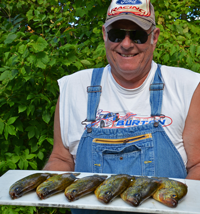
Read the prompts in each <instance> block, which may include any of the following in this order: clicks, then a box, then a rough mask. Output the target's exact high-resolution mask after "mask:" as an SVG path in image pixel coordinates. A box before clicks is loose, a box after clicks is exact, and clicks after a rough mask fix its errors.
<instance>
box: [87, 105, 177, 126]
mask: <svg viewBox="0 0 200 214" xmlns="http://www.w3.org/2000/svg"><path fill="white" fill-rule="evenodd" d="M154 121H159V122H160V124H161V125H162V126H163V127H166V126H170V125H171V124H172V122H173V121H172V119H171V118H170V117H168V116H164V115H161V116H160V117H157V116H156V117H145V116H139V115H137V114H134V113H132V112H127V113H119V112H109V111H103V110H101V109H99V110H98V111H97V115H96V121H95V122H93V123H91V124H89V125H87V126H92V127H95V128H128V127H133V126H139V125H145V124H149V123H154Z"/></svg>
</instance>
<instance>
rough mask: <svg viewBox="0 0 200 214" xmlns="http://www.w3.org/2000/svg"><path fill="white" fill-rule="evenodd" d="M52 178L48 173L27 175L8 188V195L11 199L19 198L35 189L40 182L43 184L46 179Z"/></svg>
mask: <svg viewBox="0 0 200 214" xmlns="http://www.w3.org/2000/svg"><path fill="white" fill-rule="evenodd" d="M54 175H55V174H54ZM50 176H52V174H50V173H34V174H31V175H28V176H26V177H24V178H22V179H20V180H18V181H16V182H15V183H14V184H12V185H11V186H10V189H9V195H10V197H11V198H12V199H16V198H19V197H21V196H23V195H24V194H26V193H27V192H30V191H32V190H34V189H36V187H37V186H39V185H40V184H41V183H42V182H44V181H45V180H46V179H47V178H49V177H50Z"/></svg>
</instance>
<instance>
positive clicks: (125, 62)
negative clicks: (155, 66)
mask: <svg viewBox="0 0 200 214" xmlns="http://www.w3.org/2000/svg"><path fill="white" fill-rule="evenodd" d="M112 28H114V29H128V30H130V29H131V30H142V29H141V28H140V27H139V26H138V25H136V24H135V23H133V22H131V21H128V20H119V21H116V22H114V23H113V24H112V25H110V26H108V28H107V29H105V27H104V26H103V38H104V42H105V48H106V56H107V60H108V62H109V64H110V65H111V72H112V75H113V77H114V78H115V80H116V81H117V82H118V83H119V84H120V85H121V86H122V87H125V88H136V87H138V86H140V85H141V84H142V83H143V81H144V80H145V78H146V76H147V75H148V73H149V71H150V69H151V62H152V59H153V51H154V49H155V47H156V43H157V39H158V36H159V32H160V31H159V29H158V28H156V29H155V30H154V38H153V44H151V36H152V35H151V34H150V35H149V36H148V40H147V41H146V43H144V44H136V43H134V42H133V41H132V40H131V39H130V37H129V35H128V34H127V35H126V36H125V38H124V40H123V41H121V42H119V43H114V42H111V41H110V40H109V39H108V37H107V35H106V34H107V33H106V31H107V32H108V31H109V30H110V29H112ZM146 32H147V33H148V34H149V33H150V32H151V28H150V29H149V30H147V31H146Z"/></svg>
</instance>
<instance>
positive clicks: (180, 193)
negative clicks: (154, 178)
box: [153, 178, 188, 207]
mask: <svg viewBox="0 0 200 214" xmlns="http://www.w3.org/2000/svg"><path fill="white" fill-rule="evenodd" d="M159 180H161V181H162V184H161V186H160V187H159V188H158V189H157V190H156V192H155V193H154V194H153V198H154V199H155V200H157V201H159V202H161V203H162V204H164V205H166V206H168V207H176V206H177V205H178V202H179V200H180V199H182V198H183V197H184V196H185V195H186V194H187V191H188V188H187V185H186V184H184V183H182V182H179V181H175V180H172V179H168V178H159Z"/></svg>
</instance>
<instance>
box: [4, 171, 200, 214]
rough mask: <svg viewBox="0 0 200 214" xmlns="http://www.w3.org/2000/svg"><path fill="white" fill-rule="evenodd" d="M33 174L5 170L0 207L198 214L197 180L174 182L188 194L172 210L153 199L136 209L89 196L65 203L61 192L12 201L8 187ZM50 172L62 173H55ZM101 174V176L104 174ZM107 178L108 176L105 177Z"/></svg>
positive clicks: (118, 201)
mask: <svg viewBox="0 0 200 214" xmlns="http://www.w3.org/2000/svg"><path fill="white" fill-rule="evenodd" d="M37 172H47V171H36V170H34V171H32V170H9V171H7V172H6V173H5V174H4V175H3V176H2V177H0V190H1V191H0V205H20V206H38V207H60V208H78V209H92V210H110V211H126V212H137V213H140V212H141V213H167V214H172V213H173V214H182V213H184V214H197V213H198V214H200V181H195V180H183V179H175V180H179V181H181V182H183V183H185V184H186V185H187V186H188V193H187V195H186V196H185V197H184V198H183V200H182V201H180V203H179V204H178V206H177V207H176V208H169V207H167V206H165V205H163V204H161V203H159V202H157V201H155V200H154V199H148V200H146V201H145V202H143V203H142V204H141V205H140V206H138V207H132V206H130V205H129V204H127V203H125V202H124V201H123V200H122V199H121V198H120V197H118V198H116V199H114V200H113V201H112V202H111V203H109V204H107V205H105V204H103V203H101V202H99V201H98V200H97V198H96V196H95V195H94V194H93V193H91V194H89V195H87V196H84V197H83V198H80V199H79V200H76V201H73V202H69V201H68V200H67V198H66V197H65V195H64V192H63V193H59V194H57V195H54V196H52V197H50V198H47V199H44V200H40V199H39V198H38V196H37V194H36V193H35V191H32V192H30V193H27V194H26V195H24V196H22V197H20V198H18V199H15V200H12V199H11V198H10V196H9V188H10V186H11V185H12V184H13V183H14V182H16V181H17V180H19V179H21V178H23V177H25V176H28V175H30V174H33V173H37ZM51 173H58V174H60V173H65V172H61V171H59V172H56V171H53V172H51ZM88 175H92V173H81V174H80V175H79V176H77V177H79V178H81V177H85V176H88ZM104 175H105V174H104ZM107 175H108V176H110V174H107Z"/></svg>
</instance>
